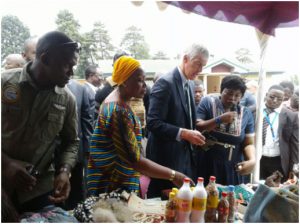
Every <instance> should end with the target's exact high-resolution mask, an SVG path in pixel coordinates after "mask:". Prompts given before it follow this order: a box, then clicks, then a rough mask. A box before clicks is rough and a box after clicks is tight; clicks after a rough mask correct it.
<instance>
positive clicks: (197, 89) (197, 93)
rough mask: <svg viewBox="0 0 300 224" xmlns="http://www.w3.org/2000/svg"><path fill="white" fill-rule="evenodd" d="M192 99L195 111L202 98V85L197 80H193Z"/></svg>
mask: <svg viewBox="0 0 300 224" xmlns="http://www.w3.org/2000/svg"><path fill="white" fill-rule="evenodd" d="M193 89H194V98H195V107H196V109H197V107H198V106H199V104H200V102H201V99H202V97H203V94H204V91H205V89H204V86H203V84H202V82H201V81H200V80H198V79H196V80H194V88H193Z"/></svg>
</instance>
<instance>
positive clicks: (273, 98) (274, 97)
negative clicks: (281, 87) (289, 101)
mask: <svg viewBox="0 0 300 224" xmlns="http://www.w3.org/2000/svg"><path fill="white" fill-rule="evenodd" d="M268 98H270V99H271V100H272V101H274V100H275V99H276V100H277V101H283V98H282V97H278V96H272V95H269V96H268Z"/></svg>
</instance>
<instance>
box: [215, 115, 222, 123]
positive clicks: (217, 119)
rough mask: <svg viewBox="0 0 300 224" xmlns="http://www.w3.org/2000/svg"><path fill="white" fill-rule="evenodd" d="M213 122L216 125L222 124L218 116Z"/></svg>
mask: <svg viewBox="0 0 300 224" xmlns="http://www.w3.org/2000/svg"><path fill="white" fill-rule="evenodd" d="M215 122H216V124H218V125H220V124H222V120H221V117H220V116H218V117H216V118H215Z"/></svg>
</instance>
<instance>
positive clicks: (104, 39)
mask: <svg viewBox="0 0 300 224" xmlns="http://www.w3.org/2000/svg"><path fill="white" fill-rule="evenodd" d="M91 39H92V40H93V44H92V45H91V47H92V52H93V56H94V57H95V59H97V60H99V59H102V60H103V59H111V58H112V56H111V55H112V54H113V51H114V46H113V45H112V44H111V43H110V41H111V38H110V36H109V35H108V31H107V30H106V29H105V26H104V24H103V23H101V22H95V23H94V28H93V30H92V32H91Z"/></svg>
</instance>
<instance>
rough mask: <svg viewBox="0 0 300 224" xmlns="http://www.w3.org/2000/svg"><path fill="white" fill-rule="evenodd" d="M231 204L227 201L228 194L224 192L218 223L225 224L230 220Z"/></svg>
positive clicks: (219, 208) (219, 205)
mask: <svg viewBox="0 0 300 224" xmlns="http://www.w3.org/2000/svg"><path fill="white" fill-rule="evenodd" d="M228 213H229V202H228V200H227V192H222V198H221V200H220V202H219V204H218V222H222V223H225V222H227V219H228Z"/></svg>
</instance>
